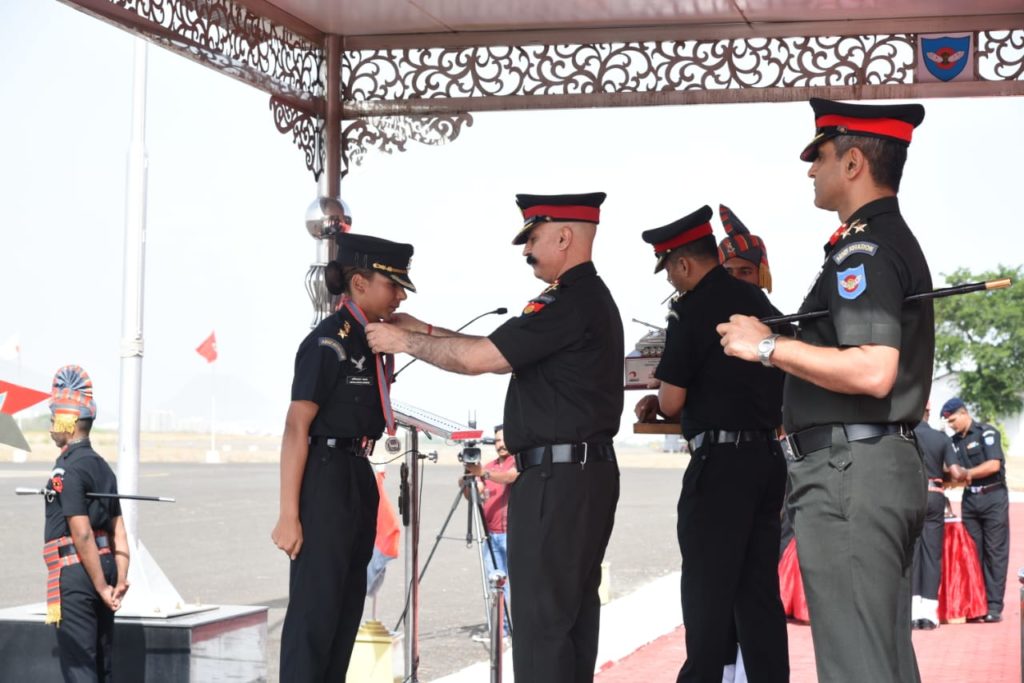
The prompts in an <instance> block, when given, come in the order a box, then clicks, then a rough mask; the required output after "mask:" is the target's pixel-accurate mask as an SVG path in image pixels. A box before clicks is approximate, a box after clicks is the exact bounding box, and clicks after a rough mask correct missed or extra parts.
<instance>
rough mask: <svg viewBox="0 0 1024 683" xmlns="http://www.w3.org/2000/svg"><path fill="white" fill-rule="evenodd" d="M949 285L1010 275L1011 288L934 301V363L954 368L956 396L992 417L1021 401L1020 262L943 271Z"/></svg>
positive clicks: (1023, 293) (1023, 300) (1023, 316)
mask: <svg viewBox="0 0 1024 683" xmlns="http://www.w3.org/2000/svg"><path fill="white" fill-rule="evenodd" d="M944 277H945V278H946V282H947V283H948V284H949V285H959V284H963V283H965V282H979V281H987V280H996V279H999V278H1007V277H1008V278H1010V279H1011V280H1013V286H1011V287H1010V288H1009V289H1003V290H994V291H989V292H984V293H979V294H965V295H963V296H953V297H948V298H945V299H937V300H936V301H935V326H936V330H935V364H936V366H937V367H939V368H945V369H946V370H949V371H952V372H956V373H958V377H959V384H960V398H962V399H963V400H964V401H966V402H967V403H969V404H971V405H973V406H975V407H976V408H977V410H978V417H979V418H980V419H983V420H988V421H995V420H996V419H997V418H998V417H1000V416H1007V415H1013V414H1014V413H1016V412H1018V411H1019V410H1020V409H1021V407H1022V406H1024V400H1022V392H1024V282H1021V278H1022V277H1024V266H1017V267H1015V268H1011V267H1007V266H1002V265H1000V266H999V267H998V268H997V270H995V271H989V272H985V273H977V274H975V273H971V272H970V271H969V270H967V269H966V268H961V269H958V270H956V271H954V272H952V273H950V274H949V275H944Z"/></svg>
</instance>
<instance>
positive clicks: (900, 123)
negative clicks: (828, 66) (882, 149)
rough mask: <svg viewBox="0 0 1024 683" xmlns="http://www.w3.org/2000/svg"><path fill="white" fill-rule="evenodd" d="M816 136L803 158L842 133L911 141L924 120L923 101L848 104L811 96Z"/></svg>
mask: <svg viewBox="0 0 1024 683" xmlns="http://www.w3.org/2000/svg"><path fill="white" fill-rule="evenodd" d="M811 109H813V110H814V126H815V128H816V131H815V136H814V139H813V140H811V142H810V144H808V145H807V146H806V147H804V151H803V152H801V153H800V159H801V161H814V160H815V159H817V158H818V147H820V146H821V145H823V144H824V143H826V142H828V141H829V140H831V139H832V138H834V137H837V136H839V135H857V136H860V137H869V138H881V139H883V140H893V141H895V142H901V143H903V144H905V145H909V144H910V138H911V137H912V135H913V132H914V128H916V127H917V126H918V125H920V123H921V121H923V120H924V107H922V106H921V105H920V104H849V103H848V102H835V101H833V100H823V99H819V98H817V97H812V98H811Z"/></svg>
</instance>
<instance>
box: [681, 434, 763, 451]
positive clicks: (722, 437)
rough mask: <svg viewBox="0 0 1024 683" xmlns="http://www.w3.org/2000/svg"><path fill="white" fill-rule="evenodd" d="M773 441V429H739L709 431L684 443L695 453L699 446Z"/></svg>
mask: <svg viewBox="0 0 1024 683" xmlns="http://www.w3.org/2000/svg"><path fill="white" fill-rule="evenodd" d="M774 440H775V430H774V429H739V430H734V431H729V430H727V429H711V430H708V431H706V432H701V433H700V434H698V435H697V436H695V437H693V438H692V439H690V440H689V441H687V442H686V444H687V446H689V447H690V453H696V452H697V449H698V448H700V447H701V446H711V445H713V444H719V443H731V444H740V443H747V442H750V441H759V442H764V443H767V442H769V441H774Z"/></svg>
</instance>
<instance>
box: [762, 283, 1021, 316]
mask: <svg viewBox="0 0 1024 683" xmlns="http://www.w3.org/2000/svg"><path fill="white" fill-rule="evenodd" d="M1011 284H1013V282H1012V281H1011V280H1010V278H1008V277H1007V278H1003V279H1002V280H989V281H988V282H968V283H967V284H964V285H956V286H954V287H944V288H942V289H933V290H932V291H930V292H922V293H920V294H911V295H910V296H908V297H907V298H906V299H904V300H903V303H904V304H908V303H911V302H913V301H924V300H926V299H941V298H943V297H947V296H956V295H958V294H970V293H971V292H984V291H987V290H990V289H1006V288H1007V287H1009V286H1010V285H1011ZM827 315H828V311H808V312H807V313H793V314H792V315H773V316H769V317H767V318H761V322H762V323H764V324H765V325H781V324H784V323H798V322H803V321H804V320H814V319H816V318H824V317H825V316H827Z"/></svg>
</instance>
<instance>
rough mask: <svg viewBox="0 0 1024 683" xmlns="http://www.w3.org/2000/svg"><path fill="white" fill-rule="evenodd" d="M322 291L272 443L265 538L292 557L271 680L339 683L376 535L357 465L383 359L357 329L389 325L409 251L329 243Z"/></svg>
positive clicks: (370, 438) (379, 410)
mask: <svg viewBox="0 0 1024 683" xmlns="http://www.w3.org/2000/svg"><path fill="white" fill-rule="evenodd" d="M337 239H338V252H339V254H338V259H337V261H332V262H331V263H330V264H329V265H328V266H327V271H326V276H327V288H328V290H330V292H331V293H332V294H341V293H342V292H343V291H344V293H345V296H344V297H343V298H342V302H341V305H340V306H339V308H338V311H337V312H336V313H334V314H333V315H331V316H330V317H328V318H327V319H326V320H324V321H323V322H321V323H320V324H319V325H317V326H316V328H314V329H313V331H312V332H310V333H309V335H308V336H307V337H306V338H305V339H304V340H303V341H302V344H300V345H299V351H298V353H297V354H296V357H295V378H294V380H293V382H292V401H291V404H290V405H289V407H288V415H287V418H286V420H285V429H284V437H283V439H282V444H281V511H280V516H279V518H278V521H277V525H276V526H275V527H274V531H273V533H272V534H271V538H272V539H273V541H274V543H275V544H276V545H277V547H278V548H280V549H281V550H283V551H284V552H285V553H287V555H288V556H289V557H290V558H291V560H292V563H291V575H290V582H289V584H290V585H289V600H288V611H287V613H286V615H285V620H284V628H283V630H282V633H281V680H282V681H289V682H304V681H343V680H345V672H346V671H347V670H348V663H349V659H350V657H351V655H352V647H353V645H354V643H355V637H356V632H357V630H358V629H359V619H360V617H361V616H362V613H363V602H364V601H365V599H366V566H367V564H369V561H370V556H371V554H372V552H373V541H374V535H375V533H376V528H377V504H378V493H377V483H376V480H375V478H374V475H373V470H372V468H371V466H370V463H369V461H368V460H367V458H368V457H369V455H370V454H371V453H372V452H373V445H374V442H375V441H376V440H377V439H378V438H380V436H381V434H382V433H383V431H384V430H385V429H387V430H388V433H389V434H394V430H395V426H394V416H393V414H392V413H391V404H390V401H389V399H388V391H389V388H390V387H389V385H390V383H391V377H392V375H393V372H394V369H393V358H392V357H390V356H387V357H385V356H384V355H383V354H380V355H375V354H373V353H372V352H371V351H370V347H369V345H368V344H367V342H366V335H365V332H364V327H365V325H366V324H367V322H370V321H372V322H376V321H380V320H387V319H389V318H390V317H391V315H392V314H393V313H394V312H395V310H396V309H397V308H398V306H399V304H400V303H401V302H402V301H403V300H404V299H405V298H406V293H405V292H406V290H410V291H416V289H415V287H413V284H412V282H411V281H410V280H409V260H410V258H411V257H412V253H413V248H412V245H409V244H398V243H395V242H390V241H388V240H383V239H379V238H377V237H370V236H368V235H352V234H348V233H343V234H341V235H339V236H338V238H337Z"/></svg>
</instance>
